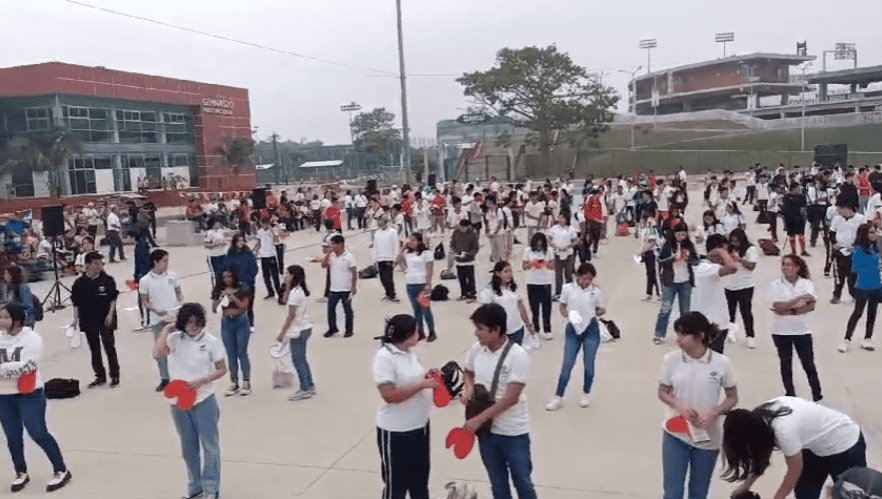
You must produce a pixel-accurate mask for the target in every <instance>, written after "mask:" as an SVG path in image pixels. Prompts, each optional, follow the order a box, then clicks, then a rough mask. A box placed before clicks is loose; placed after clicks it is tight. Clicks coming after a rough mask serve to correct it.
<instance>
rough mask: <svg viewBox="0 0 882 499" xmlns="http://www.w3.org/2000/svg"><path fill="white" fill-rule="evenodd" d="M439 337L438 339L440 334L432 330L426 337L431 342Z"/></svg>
mask: <svg viewBox="0 0 882 499" xmlns="http://www.w3.org/2000/svg"><path fill="white" fill-rule="evenodd" d="M437 339H438V336H437V335H436V334H435V331H430V332H429V337H428V338H426V342H428V343H431V342H433V341H435V340H437Z"/></svg>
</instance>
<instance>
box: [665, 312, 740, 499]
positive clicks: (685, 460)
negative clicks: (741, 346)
mask: <svg viewBox="0 0 882 499" xmlns="http://www.w3.org/2000/svg"><path fill="white" fill-rule="evenodd" d="M674 331H676V333H677V346H678V347H679V350H674V351H672V352H669V353H668V354H667V355H665V357H664V361H663V362H662V375H661V379H660V381H659V386H658V398H659V400H661V401H662V403H664V404H665V406H666V407H665V410H666V419H667V420H670V419H671V418H676V417H678V416H679V417H682V418H684V419H685V420H686V422H687V425H688V426H690V427H691V428H694V430H693V431H690V432H689V433H687V434H684V433H677V432H673V431H671V430H669V429H668V425H667V424H666V425H665V428H664V437H663V440H662V472H663V476H664V497H665V499H675V498H676V499H682V497H683V495H684V492H685V490H684V489H685V486H684V485H685V483H688V484H689V497H695V498H699V497H700V498H705V497H707V495H708V489H709V488H710V482H711V477H712V476H713V472H714V466H715V464H716V462H717V457H718V456H719V453H720V445H721V444H722V440H723V421H722V419H720V416H722V415H724V414H726V413H728V412H729V411H730V410H732V408H733V407H735V405H736V404H737V403H738V390H737V389H736V386H735V371H734V369H733V368H732V363H731V362H730V361H729V359H728V358H727V357H726V356H724V355H722V354H719V353H717V352H714V351H713V350H712V349H711V348H710V344H711V342H712V341H713V339H714V338H715V337H717V335H719V334H720V330H719V328H718V327H717V326H716V324H713V323H711V322H710V321H708V320H707V317H705V316H704V314H702V313H701V312H689V313H688V314H686V315H683V316H681V317H680V318H678V319H677V320H676V321H674ZM721 391H723V392H725V395H726V396H725V398H724V399H723V400H722V401H721V400H720V392H721ZM687 472H688V474H689V479H688V482H686V474H687Z"/></svg>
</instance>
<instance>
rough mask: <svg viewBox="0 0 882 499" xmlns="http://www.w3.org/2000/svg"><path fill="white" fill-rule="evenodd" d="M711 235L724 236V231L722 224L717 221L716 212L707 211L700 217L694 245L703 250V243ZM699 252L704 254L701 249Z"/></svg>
mask: <svg viewBox="0 0 882 499" xmlns="http://www.w3.org/2000/svg"><path fill="white" fill-rule="evenodd" d="M713 234H720V235H723V236H725V235H726V231H725V230H723V224H722V223H721V222H720V221H719V220H718V219H717V214H716V212H714V210H707V211H705V212H704V214H702V215H701V225H699V226H698V228H697V229H696V231H695V244H697V245H698V248H704V241H705V240H706V239H707V237H708V236H710V235H713ZM699 252H700V253H701V254H704V251H703V250H702V249H699Z"/></svg>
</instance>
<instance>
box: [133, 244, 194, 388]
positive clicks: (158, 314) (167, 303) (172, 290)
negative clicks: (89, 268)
mask: <svg viewBox="0 0 882 499" xmlns="http://www.w3.org/2000/svg"><path fill="white" fill-rule="evenodd" d="M150 262H151V264H152V268H151V269H150V272H148V273H147V275H145V276H144V277H142V278H141V281H140V282H139V283H138V295H139V296H140V297H141V303H142V304H143V306H144V308H145V309H146V310H147V311H148V312H149V313H150V314H149V316H150V330H151V331H152V332H153V340H154V341H158V340H159V337H160V335H161V333H162V328H163V327H165V326H166V324H168V323H170V322H173V321H174V320H175V315H176V310H177V309H178V308H179V306H180V304H181V302H183V301H184V294H183V292H181V279H180V278H179V277H178V275H177V274H176V273H174V272H171V271H169V270H168V251H165V250H163V249H155V250H153V251H152V252H151V253H150ZM156 365H157V367H158V368H159V385H158V386H157V387H156V391H157V392H161V391H163V390H165V387H166V386H167V385H168V382H169V380H170V379H171V378H169V372H168V361H167V360H166V358H165V357H164V356H163V357H156Z"/></svg>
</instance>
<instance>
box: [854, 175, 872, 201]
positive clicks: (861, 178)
mask: <svg viewBox="0 0 882 499" xmlns="http://www.w3.org/2000/svg"><path fill="white" fill-rule="evenodd" d="M857 180H858V185H857V191H858V196H869V195H870V179H869V177H867V176H866V175H858V178H857Z"/></svg>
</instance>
